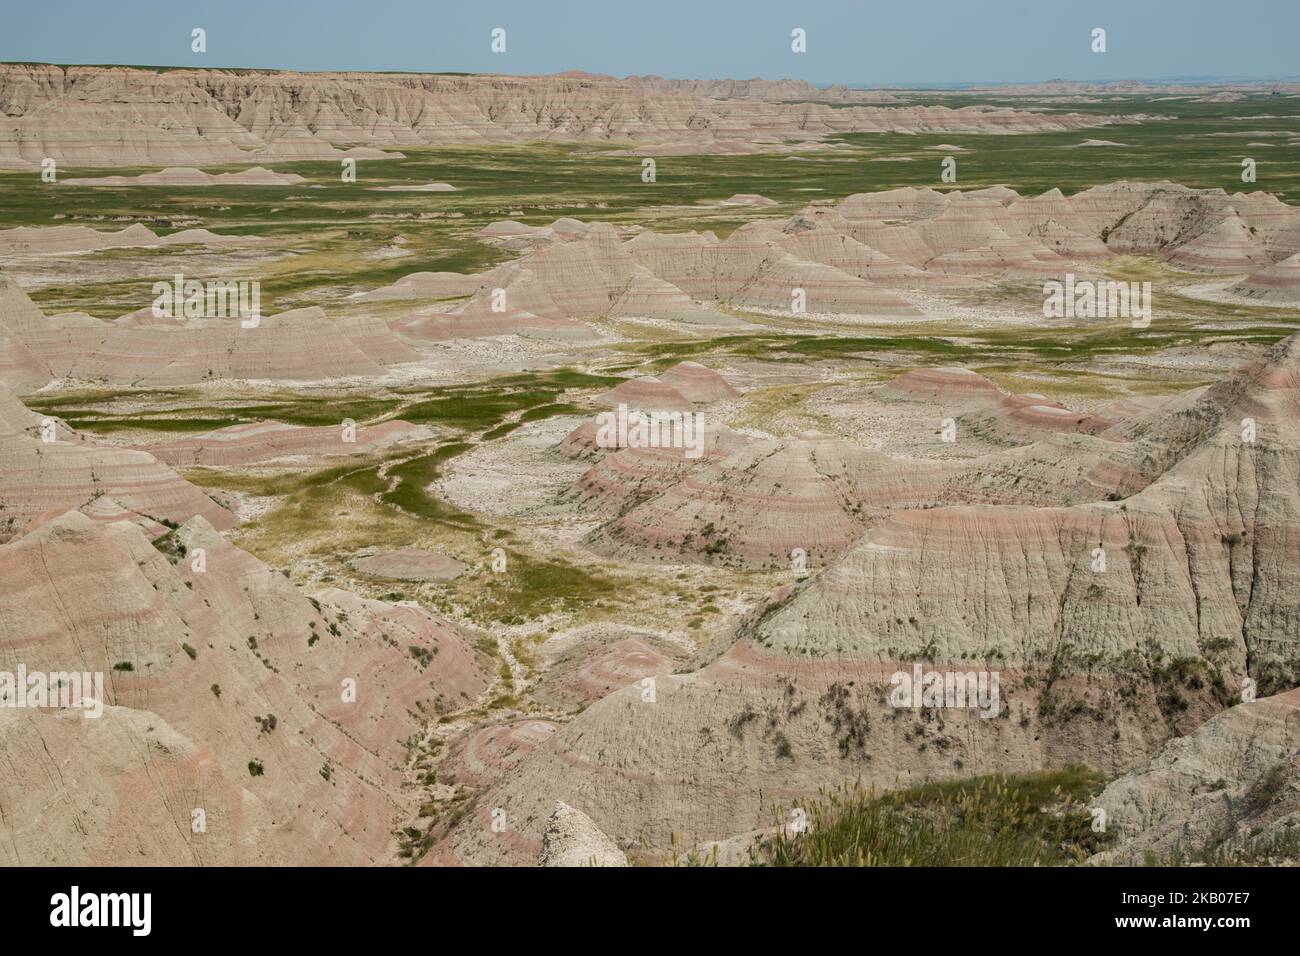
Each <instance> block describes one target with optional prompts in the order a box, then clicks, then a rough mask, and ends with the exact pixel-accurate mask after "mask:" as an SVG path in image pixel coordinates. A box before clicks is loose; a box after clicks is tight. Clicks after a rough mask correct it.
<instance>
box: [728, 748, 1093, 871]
mask: <svg viewBox="0 0 1300 956" xmlns="http://www.w3.org/2000/svg"><path fill="white" fill-rule="evenodd" d="M1101 784H1102V779H1101V777H1100V776H1099V775H1098V774H1096V773H1094V772H1093V771H1091V770H1089V769H1088V768H1086V767H1083V766H1071V767H1067V768H1065V769H1063V770H1052V771H1043V772H1039V773H1030V774H1022V775H1014V776H1006V775H1001V774H998V775H993V776H983V777H973V778H970V779H967V780H959V781H953V782H948V783H935V784H926V785H924V786H920V787H913V788H911V789H908V790H902V791H898V792H895V793H888V794H884V795H878V794H876V793H875V792H874V790H871V791H868V790H864V789H863V788H862V787H861V785H859V784H854V785H851V786H844V787H839V788H836V789H835V790H831V791H823V792H822V794H821V796H820V798H818V799H817V800H814V801H810V802H808V803H806V804H797V805H796V807H797V808H800V809H802V810H803V812H804V813H805V814H806V822H807V828H806V830H805V832H802V833H794V832H791V829H792V828H790V827H789V826H788V824H789V822H790V820H791V819H792V815H791V814H782V815H781V819H782V822H783V824H786V825H784V826H783V827H782V828H781V830H780V831H779V832H778V833H777V835H775V836H773V837H771V838H770V839H768V840H767V841H765V842H763V843H761V844H760V845H759V846H758V847H756V848H755V850H753V851H752V853H753V858H754V860H753V861H754V863H755V864H756V865H759V866H1065V865H1070V864H1074V863H1078V862H1080V861H1082V860H1083V859H1085V858H1086V857H1087V856H1089V855H1091V854H1093V853H1096V852H1098V851H1099V850H1100V849H1102V848H1103V843H1104V841H1105V840H1106V835H1105V834H1103V833H1094V832H1093V830H1092V817H1091V815H1090V814H1089V812H1088V806H1087V800H1088V798H1090V797H1091V796H1092V795H1093V794H1095V793H1096V792H1097V791H1098V790H1099V789H1100V787H1101Z"/></svg>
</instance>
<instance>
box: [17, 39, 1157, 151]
mask: <svg viewBox="0 0 1300 956" xmlns="http://www.w3.org/2000/svg"><path fill="white" fill-rule="evenodd" d="M842 95H843V96H845V97H849V99H847V100H845V101H843V102H842V101H840V100H836V101H835V103H834V105H832V104H831V103H830V102H816V103H809V102H800V103H788V102H777V101H773V100H765V99H755V98H750V97H745V98H738V99H728V100H725V101H724V100H719V99H715V98H712V97H709V96H703V95H699V94H698V93H696V92H694V91H693V88H692V87H690V86H679V87H666V88H665V87H659V86H641V85H638V84H636V83H632V82H626V81H622V80H616V79H613V78H610V77H593V76H582V77H575V76H566V75H560V76H496V75H476V76H449V75H445V74H418V73H410V74H401V73H293V72H288V71H267V72H245V71H240V72H239V73H237V74H236V73H231V72H228V71H224V70H192V69H177V70H168V71H165V72H157V71H153V70H146V69H133V68H127V67H91V66H72V67H66V68H63V67H56V66H49V65H43V64H2V65H0V102H4V103H6V104H8V106H9V107H10V109H11V112H10V114H9V115H8V116H6V117H5V121H4V123H3V124H0V166H13V167H21V168H26V167H33V166H39V165H40V162H41V160H42V159H43V158H46V157H48V158H52V159H54V160H56V161H57V162H58V163H59V164H60V165H61V166H135V167H139V166H157V165H167V166H216V165H233V164H244V163H247V162H249V161H250V160H252V161H256V162H258V163H262V164H267V163H277V162H285V161H298V160H321V159H338V158H340V157H343V156H352V157H355V158H375V159H383V158H387V157H400V156H401V155H402V154H401V153H400V152H398V150H400V149H401V148H402V147H404V146H420V145H444V144H455V143H462V144H464V143H469V144H483V143H527V142H535V141H537V140H542V139H545V140H550V141H558V142H582V143H617V144H627V145H629V146H638V145H649V144H660V145H659V147H658V148H659V149H661V150H662V149H667V150H669V151H673V150H676V151H678V152H687V153H689V152H701V151H703V152H717V153H744V152H753V151H755V150H757V149H763V148H771V149H778V148H783V147H784V146H785V145H786V144H787V143H789V142H810V141H815V140H820V139H822V138H824V137H827V136H831V135H835V134H838V133H845V132H885V131H897V132H944V131H953V132H976V133H979V132H983V133H1014V132H1034V131H1050V130H1070V129H1084V128H1089V127H1094V126H1105V125H1110V124H1113V123H1127V122H1131V120H1127V119H1125V118H1122V117H1118V116H1110V117H1106V116H1087V115H1082V114H1075V113H1052V114H1045V113H1035V112H1029V111H1021V110H1015V109H1009V108H991V107H979V108H963V109H949V108H947V107H941V106H924V107H914V106H878V105H865V104H863V105H853V104H854V103H855V101H854V99H853V94H852V93H851V92H848V91H846V92H845V93H843V94H842ZM824 96H825V94H818V95H817V97H816V98H818V99H821V98H823V97H824ZM856 102H857V103H861V99H860V98H859V99H858V100H857V101H856ZM846 104H848V105H846ZM87 130H98V131H100V133H99V134H98V135H96V136H88V135H86V131H87ZM756 142H757V143H760V144H761V145H758V146H756V145H755V143H756ZM344 146H348V147H350V148H349V149H346V150H345V149H343V148H342V147H344Z"/></svg>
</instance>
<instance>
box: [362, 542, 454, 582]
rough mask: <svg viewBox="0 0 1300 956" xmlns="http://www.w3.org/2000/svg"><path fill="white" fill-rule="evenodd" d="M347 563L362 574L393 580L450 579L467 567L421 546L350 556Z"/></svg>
mask: <svg viewBox="0 0 1300 956" xmlns="http://www.w3.org/2000/svg"><path fill="white" fill-rule="evenodd" d="M349 563H350V564H351V566H352V568H353V569H354V570H357V571H360V572H361V573H362V574H369V575H373V576H374V577H377V578H388V579H390V580H394V581H451V580H453V579H455V578H457V577H459V576H460V575H461V574H462V573H464V571H465V570H466V567H467V565H465V564H462V563H461V562H459V561H457V560H456V559H455V558H449V557H447V556H446V555H445V554H440V553H439V552H437V551H427V550H424V549H422V548H399V549H398V550H396V551H380V552H378V553H376V554H371V555H364V556H361V557H357V558H353V559H352V561H350V562H349Z"/></svg>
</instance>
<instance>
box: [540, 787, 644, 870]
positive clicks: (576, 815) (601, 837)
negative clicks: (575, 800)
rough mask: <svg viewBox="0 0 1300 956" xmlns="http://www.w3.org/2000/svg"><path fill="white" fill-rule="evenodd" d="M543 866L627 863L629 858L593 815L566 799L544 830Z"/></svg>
mask: <svg viewBox="0 0 1300 956" xmlns="http://www.w3.org/2000/svg"><path fill="white" fill-rule="evenodd" d="M538 863H539V864H540V865H541V866H627V865H628V863H627V857H626V856H625V855H624V853H623V851H622V850H620V849H619V848H618V845H617V844H616V843H614V841H613V840H611V839H610V838H609V837H607V836H606V835H605V834H604V833H602V832H601V831H600V828H599V827H598V826H596V824H595V823H593V822H592V820H591V817H589V816H587V815H586V814H585V813H583V812H582V811H581V810H575V809H574V808H573V807H571V806H569V805H568V804H567V803H565V802H564V801H562V800H557V801H556V803H555V811H554V812H553V813H552V814H551V818H550V819H549V820H548V821H547V822H546V829H545V830H544V831H542V852H541V856H540V857H539V858H538Z"/></svg>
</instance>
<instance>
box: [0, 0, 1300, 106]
mask: <svg viewBox="0 0 1300 956" xmlns="http://www.w3.org/2000/svg"><path fill="white" fill-rule="evenodd" d="M194 27H204V28H205V29H206V30H207V32H208V52H207V54H206V55H197V54H194V53H192V52H191V51H190V31H191V29H193V28H194ZM494 27H503V28H504V29H505V30H506V38H507V52H506V53H504V54H494V53H492V52H491V50H490V49H489V43H490V33H491V30H492V29H493V28H494ZM794 27H801V28H803V29H804V30H806V31H807V34H808V52H807V53H805V54H794V53H792V52H791V51H790V31H791V29H793V28H794ZM1094 27H1102V28H1104V29H1106V31H1107V41H1108V43H1107V45H1108V50H1107V52H1106V53H1104V54H1096V53H1093V52H1091V51H1090V49H1089V43H1090V34H1091V31H1092V29H1093V28H1094ZM1298 40H1300V2H1298V0H1249V2H1243V0H1089V2H1086V3H1082V2H1073V0H890V2H880V0H799V2H776V0H645V2H637V0H461V2H455V3H452V2H445V0H347V2H344V0H219V2H208V0H62V2H59V3H58V4H51V5H46V4H41V3H14V2H9V3H6V5H5V11H4V28H3V32H0V59H3V60H41V61H47V62H54V63H134V64H151V65H168V66H187V65H188V66H211V67H219V66H225V67H278V68H282V69H298V70H332V69H333V70H342V69H352V70H412V71H469V72H496V73H554V72H558V71H561V70H574V69H581V70H589V71H592V72H596V73H611V74H614V75H616V76H626V75H628V74H633V73H635V74H640V73H657V74H660V75H662V76H669V77H691V78H710V79H711V78H718V77H734V78H748V77H752V76H762V77H766V78H768V79H776V78H780V77H795V78H798V79H806V80H810V81H812V82H814V83H849V84H857V85H871V84H878V83H884V84H889V83H902V84H906V83H917V84H919V83H960V82H1014V81H1031V80H1043V79H1049V78H1058V77H1060V78H1066V79H1150V78H1168V77H1186V76H1202V77H1204V76H1218V77H1239V78H1240V77H1265V78H1271V77H1278V76H1295V75H1297V74H1300V47H1298V46H1297V41H1298Z"/></svg>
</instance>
